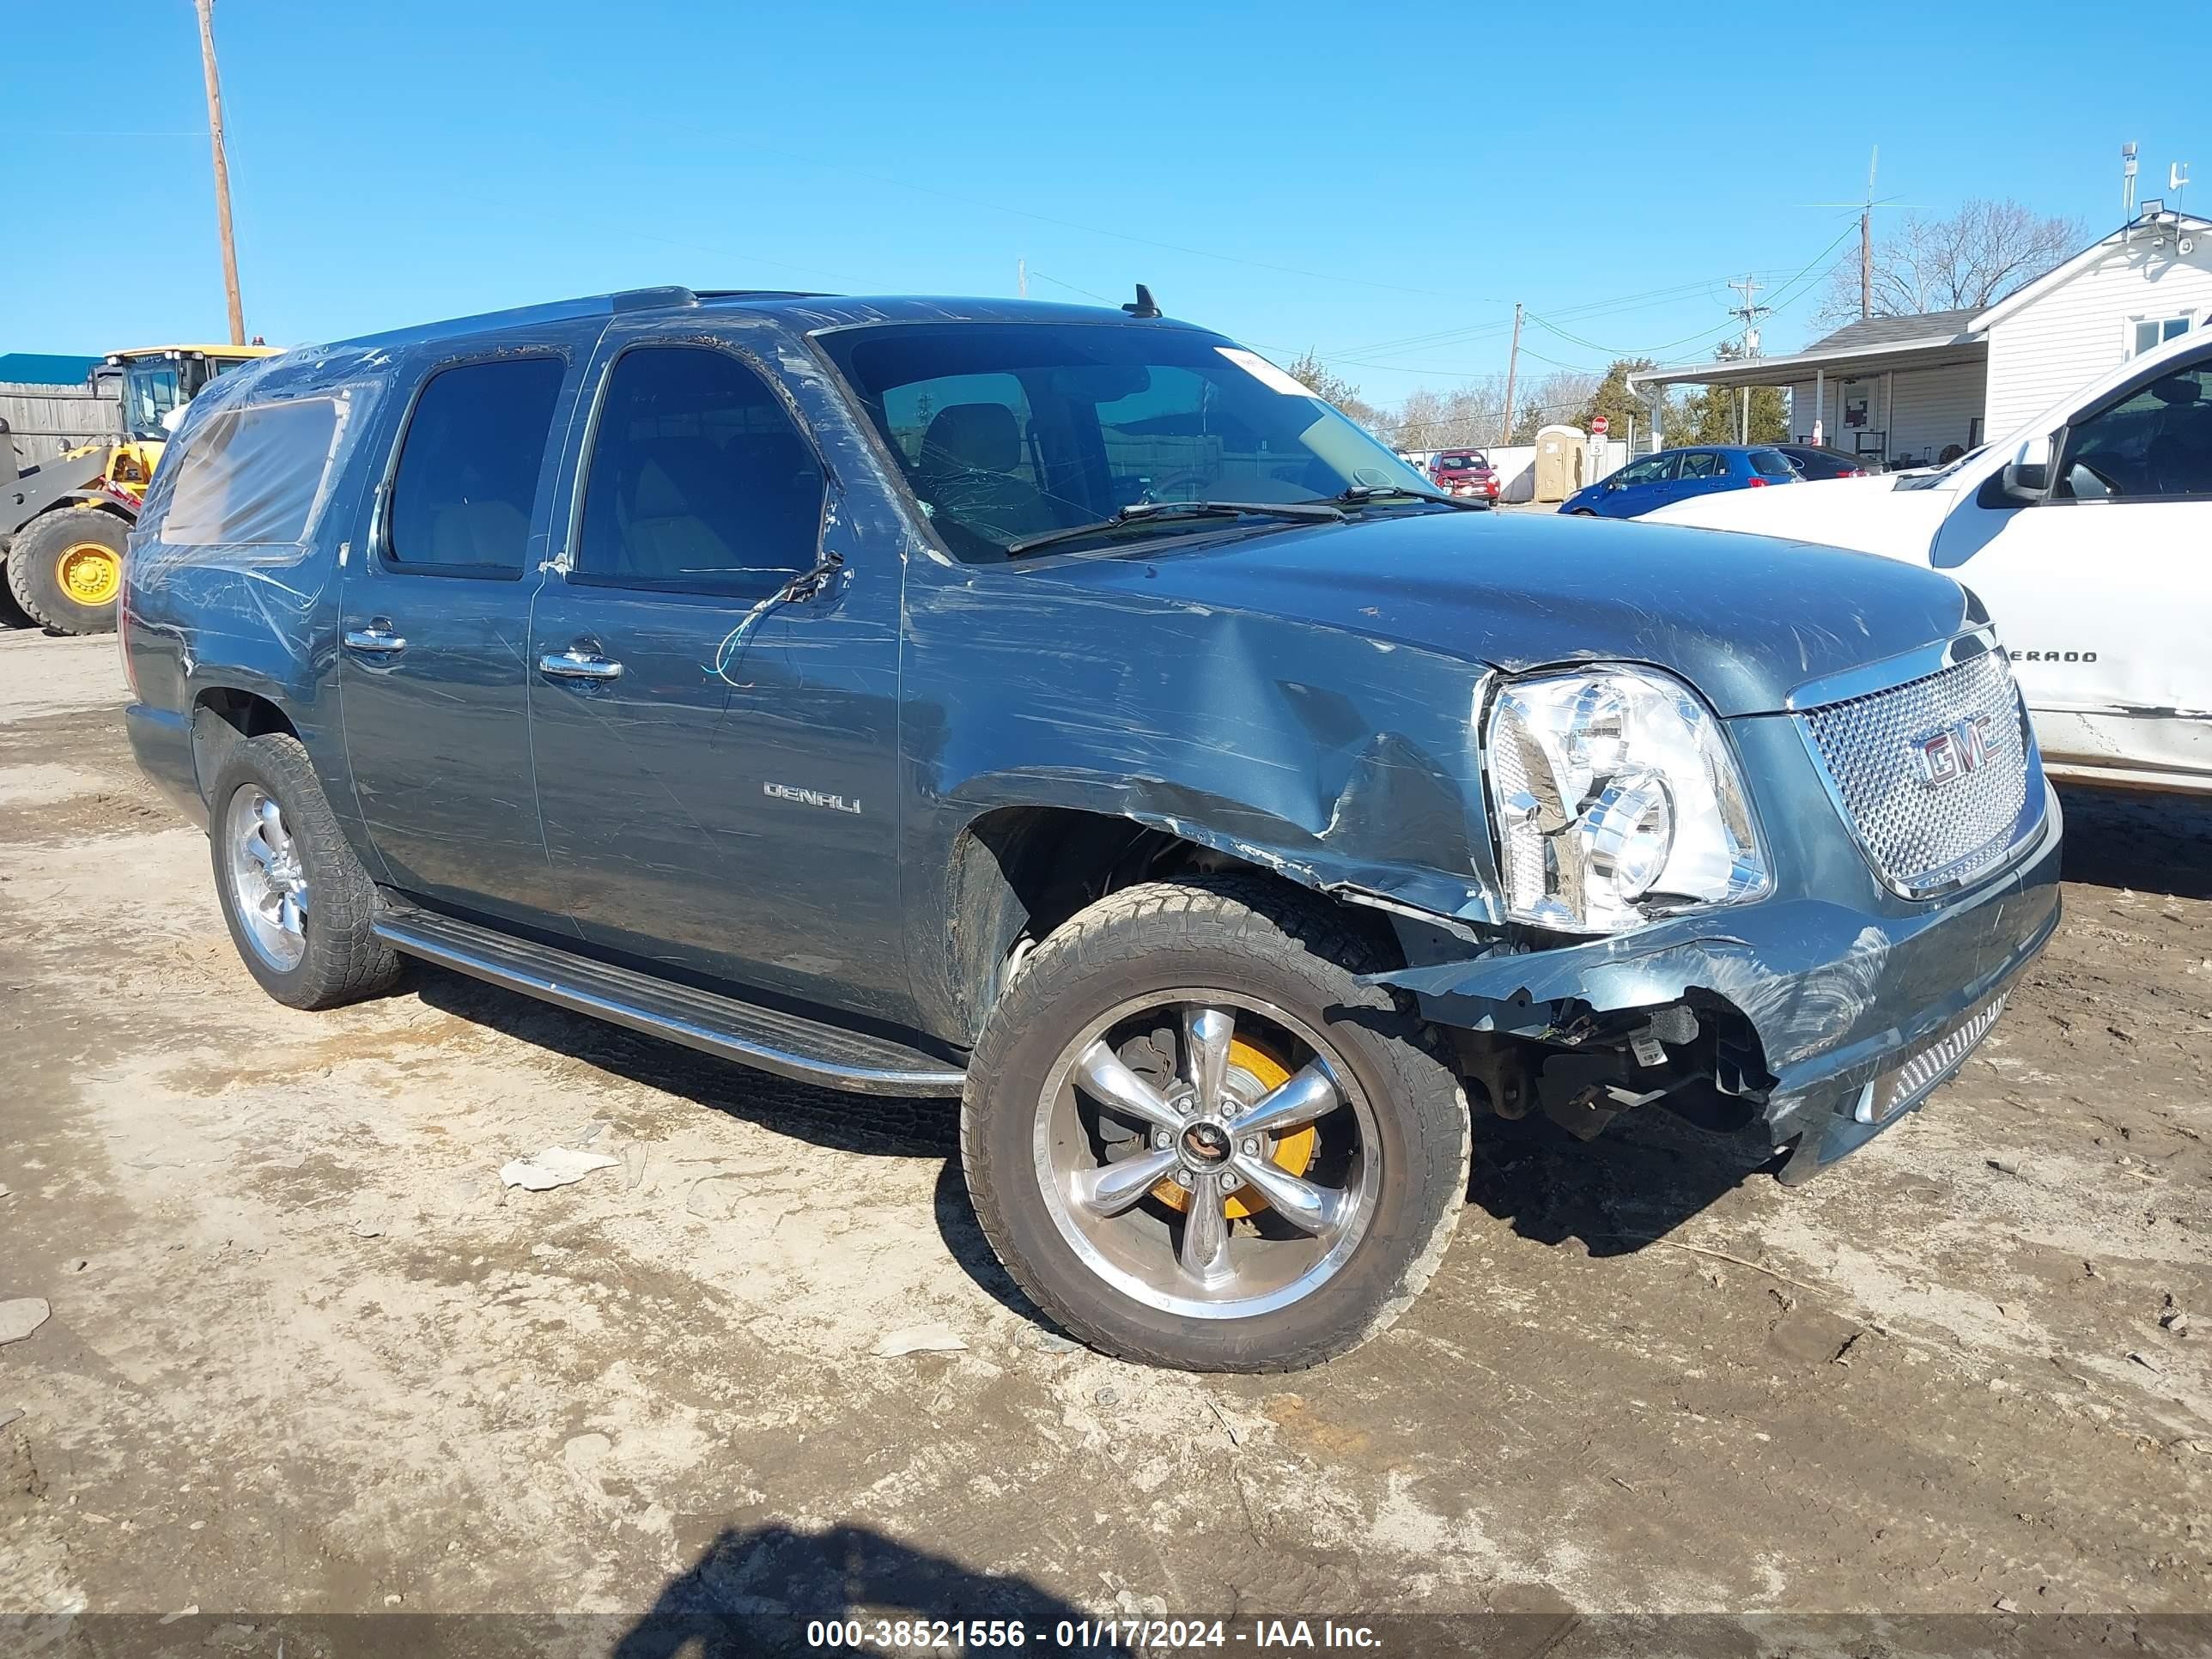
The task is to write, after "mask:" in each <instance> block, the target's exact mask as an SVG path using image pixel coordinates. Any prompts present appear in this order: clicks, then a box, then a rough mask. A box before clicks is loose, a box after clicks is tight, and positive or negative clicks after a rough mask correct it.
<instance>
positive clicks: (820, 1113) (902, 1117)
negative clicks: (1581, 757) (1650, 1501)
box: [410, 963, 1772, 1329]
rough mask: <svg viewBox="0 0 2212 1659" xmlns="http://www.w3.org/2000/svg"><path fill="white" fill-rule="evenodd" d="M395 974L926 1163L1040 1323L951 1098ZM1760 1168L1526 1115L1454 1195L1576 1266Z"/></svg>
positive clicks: (963, 1232) (843, 1141) (634, 1067)
mask: <svg viewBox="0 0 2212 1659" xmlns="http://www.w3.org/2000/svg"><path fill="white" fill-rule="evenodd" d="M410 975H411V979H410V985H411V987H412V988H413V989H414V990H415V992H416V994H418V995H419V996H420V997H421V998H422V1001H423V1002H424V1004H425V1005H427V1006H430V1007H433V1008H435V1009H438V1010H439V1011H441V1012H444V1013H448V1014H451V1015H453V1016H454V1017H455V1018H459V1019H465V1020H468V1021H470V1022H471V1024H480V1025H483V1026H486V1027H489V1029H491V1030H496V1031H499V1032H500V1033H501V1034H502V1035H504V1036H509V1037H513V1038H514V1039H515V1040H516V1041H518V1042H526V1043H529V1044H531V1045H532V1046H533V1047H536V1048H543V1049H545V1050H547V1051H548V1052H550V1053H553V1054H561V1055H563V1056H565V1057H567V1058H568V1059H571V1060H580V1061H582V1062H584V1063H586V1064H587V1065H591V1066H599V1067H601V1068H602V1069H604V1070H605V1071H608V1072H611V1073H615V1074H616V1075H617V1076H620V1077H623V1078H627V1079H630V1080H631V1081H633V1082H635V1083H641V1084H643V1085H646V1086H647V1087H648V1088H651V1089H656V1090H659V1091H662V1092H664V1093H666V1094H669V1095H672V1096H675V1097H678V1098H680V1099H684V1100H688V1101H690V1102H692V1103H695V1104H696V1105H699V1106H702V1107H704V1108H706V1109H708V1110H710V1111H716V1112H724V1113H726V1114H728V1115H731V1116H732V1117H737V1118H742V1119H743V1120H744V1121H746V1122H749V1123H756V1124H758V1125H760V1126H761V1127H763V1128H766V1129H769V1130H772V1131H774V1132H775V1133H778V1134H785V1135H790V1136H792V1137H793V1138H795V1139H799V1140H801V1141H804V1142H805V1143H807V1144H808V1145H810V1146H826V1147H831V1148H834V1149H836V1150H837V1151H841V1152H860V1153H863V1154H870V1155H874V1156H879V1157H888V1158H939V1159H942V1160H943V1163H942V1167H941V1168H940V1170H939V1174H938V1180H937V1185H936V1189H935V1192H934V1194H933V1199H932V1207H933V1211H934V1213H935V1218H936V1222H937V1229H938V1233H939V1237H941V1238H942V1239H943V1240H944V1242H945V1249H946V1250H947V1251H948V1252H949V1253H950V1254H951V1256H952V1258H953V1260H954V1261H956V1262H957V1264H958V1265H959V1267H960V1268H961V1270H962V1271H963V1273H966V1274H967V1275H968V1277H969V1279H971V1280H973V1281H974V1283H975V1285H976V1286H977V1287H978V1288H979V1289H981V1290H982V1291H984V1292H985V1293H986V1294H987V1295H988V1296H990V1297H992V1299H993V1300H994V1301H996V1302H997V1303H999V1304H1000V1305H1001V1306H1003V1307H1005V1308H1006V1309H1007V1310H1010V1311H1012V1312H1013V1313H1015V1314H1017V1315H1018V1316H1021V1317H1022V1318H1024V1319H1025V1320H1028V1321H1030V1322H1032V1323H1034V1324H1036V1325H1037V1326H1038V1327H1039V1328H1044V1329H1049V1328H1050V1326H1049V1324H1048V1322H1047V1321H1046V1320H1045V1318H1044V1316H1042V1314H1041V1313H1040V1312H1039V1311H1038V1310H1037V1309H1036V1306H1035V1305H1034V1304H1031V1303H1030V1300H1029V1298H1028V1297H1025V1296H1024V1295H1023V1294H1022V1292H1021V1291H1020V1289H1019V1288H1018V1286H1017V1285H1015V1284H1014V1282H1013V1280H1012V1279H1011V1278H1009V1277H1008V1275H1007V1273H1006V1270H1005V1268H1003V1267H1000V1265H999V1261H998V1258H997V1256H996V1255H994V1254H993V1252H992V1249H991V1247H990V1244H989V1243H988V1241H987V1240H986V1239H985V1238H984V1237H983V1234H982V1230H981V1228H980V1227H979V1226H978V1225H976V1222H975V1209H974V1206H973V1205H972V1204H971V1203H970V1202H969V1196H968V1188H967V1183H966V1182H965V1181H964V1180H963V1177H962V1175H961V1169H960V1158H959V1105H958V1103H957V1102H955V1101H950V1100H933V1099H903V1098H885V1097H878V1096H873V1095H858V1094H848V1093H845V1092H843V1091H838V1090H833V1089H821V1088H816V1087H813V1086H811V1085H807V1084H803V1083H795V1082H793V1081H790V1080H789V1079H784V1078H779V1077H775V1076H774V1075H772V1074H770V1073H765V1072H756V1071H752V1070H750V1069H749V1068H747V1067H744V1066H738V1065H735V1064H732V1063H730V1062H727V1061H723V1060H714V1059H713V1058H711V1057H709V1056H707V1055H704V1054H695V1053H693V1052H692V1051H691V1050H690V1049H688V1048H679V1047H678V1046H677V1045H675V1044H673V1043H668V1042H660V1041H659V1040H658V1039H655V1038H652V1037H647V1036H641V1035H639V1034H637V1033H635V1032H632V1031H629V1030H623V1028H622V1027H620V1026H616V1025H610V1024H607V1023H605V1021H602V1020H595V1019H591V1018H586V1017H585V1016H583V1015H580V1014H571V1013H568V1012H566V1011H565V1010H562V1009H559V1008H556V1007H553V1006H550V1005H549V1004H546V1003H543V1002H539V1001H537V1000H534V999H532V998H529V997H526V996H523V995H521V994H520V993H517V992H512V991H505V990H501V989H500V988H499V987H496V986H492V985H487V984H484V983H483V982H482V981H478V980H474V979H471V978H468V977H466V976H465V975H460V974H456V973H452V972H450V971H448V970H447V969H441V968H434V967H431V966H429V965H428V964H426V963H412V964H410ZM1771 1160H1772V1149H1771V1147H1770V1146H1768V1145H1767V1144H1766V1141H1765V1137H1764V1136H1763V1135H1762V1134H1761V1133H1759V1130H1758V1129H1757V1127H1753V1129H1751V1130H1749V1131H1747V1132H1746V1133H1744V1134H1741V1135H1734V1136H1728V1135H1717V1134H1712V1133H1707V1132H1705V1131H1703V1130H1700V1129H1698V1128H1695V1127H1692V1126H1691V1125H1689V1124H1687V1123H1685V1122H1683V1121H1681V1120H1680V1119H1679V1118H1676V1117H1674V1115H1671V1114H1669V1113H1668V1112H1665V1111H1662V1110H1656V1109H1654V1110H1647V1111H1643V1112H1638V1113H1634V1114H1632V1115H1629V1116H1627V1117H1625V1118H1623V1119H1621V1120H1620V1121H1619V1122H1617V1123H1615V1124H1614V1125H1613V1126H1612V1127H1610V1128H1609V1129H1608V1130H1607V1132H1606V1133H1605V1134H1604V1135H1602V1136H1601V1137H1600V1138H1599V1139H1596V1140H1594V1141H1590V1142H1587V1143H1585V1142H1582V1141H1578V1140H1577V1139H1574V1138H1573V1137H1572V1136H1571V1135H1570V1134H1568V1133H1566V1132H1565V1130H1564V1129H1561V1128H1559V1127H1557V1126H1556V1125H1554V1124H1553V1123H1551V1122H1550V1121H1547V1120H1544V1119H1541V1118H1532V1119H1528V1120H1527V1121H1522V1122H1517V1123H1516V1122H1507V1121H1503V1120H1500V1119H1497V1118H1483V1119H1480V1120H1479V1121H1477V1122H1476V1124H1475V1135H1474V1164H1473V1166H1472V1168H1471V1170H1469V1174H1468V1201H1469V1202H1471V1203H1474V1204H1477V1205H1480V1206H1481V1207H1482V1208H1484V1209H1485V1210H1486V1211H1488V1212H1490V1213H1491V1214H1492V1215H1493V1216H1495V1217H1497V1218H1498V1219H1499V1220H1501V1221H1504V1222H1506V1223H1508V1224H1509V1225H1511V1226H1512V1227H1513V1229H1514V1230H1515V1231H1516V1232H1518V1233H1520V1234H1521V1235H1522V1237H1527V1238H1531V1239H1534V1240H1536V1241H1538V1242H1540V1243H1546V1244H1559V1243H1565V1242H1566V1241H1567V1240H1569V1239H1579V1240H1580V1241H1581V1242H1582V1243H1583V1246H1584V1248H1585V1249H1588V1250H1589V1253H1590V1254H1591V1255H1623V1254H1626V1253H1627V1252H1630V1251H1632V1250H1636V1249H1642V1248H1643V1247H1644V1245H1646V1244H1648V1243H1651V1242H1652V1241H1653V1240H1655V1239H1658V1238H1662V1237H1665V1236H1666V1235H1667V1234H1668V1233H1669V1232H1671V1231H1674V1229H1675V1228H1676V1227H1678V1226H1680V1225H1681V1224H1682V1223H1683V1222H1685V1221H1686V1220H1688V1219H1689V1218H1691V1217H1692V1216H1694V1215H1696V1214H1698V1213H1699V1212H1700V1211H1702V1210H1704V1209H1705V1208H1706V1207H1707V1206H1709V1205H1711V1204H1712V1203H1714V1202H1715V1201H1716V1200H1718V1199H1720V1198H1721V1197H1722V1196H1723V1194H1727V1193H1728V1192H1729V1191H1731V1190H1733V1189H1734V1188H1736V1187H1738V1186H1740V1185H1741V1184H1742V1183H1743V1182H1744V1181H1745V1180H1746V1178H1747V1177H1748V1176H1752V1175H1753V1174H1755V1173H1757V1172H1758V1171H1759V1170H1761V1169H1762V1168H1763V1167H1764V1166H1765V1165H1767V1164H1770V1163H1771Z"/></svg>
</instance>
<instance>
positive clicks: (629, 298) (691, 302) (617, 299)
mask: <svg viewBox="0 0 2212 1659" xmlns="http://www.w3.org/2000/svg"><path fill="white" fill-rule="evenodd" d="M698 303H699V296H698V295H696V294H694V293H693V292H692V291H691V290H690V289H688V288H677V287H673V286H671V287H668V288H626V289H623V290H622V292H621V293H619V294H610V295H607V306H608V308H609V309H610V310H613V311H650V310H653V309H654V308H655V307H660V306H696V305H697V304H698Z"/></svg>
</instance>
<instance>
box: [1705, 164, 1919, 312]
mask: <svg viewBox="0 0 2212 1659" xmlns="http://www.w3.org/2000/svg"><path fill="white" fill-rule="evenodd" d="M1880 166H1881V145H1880V144H1876V145H1875V147H1874V149H1873V151H1872V152H1871V153H1870V154H1869V155H1868V157H1867V187H1866V195H1865V197H1864V198H1863V199H1862V200H1860V201H1857V202H1805V203H1801V204H1800V205H1801V206H1804V207H1848V208H1857V210H1859V317H1860V319H1861V320H1862V321H1863V320H1864V319H1867V318H1869V317H1871V316H1873V315H1874V210H1875V209H1876V208H1881V207H1903V208H1917V207H1920V206H1923V204H1922V203H1919V202H1903V201H1899V199H1898V198H1897V197H1894V196H1890V197H1881V198H1879V199H1878V198H1877V197H1875V193H1874V179H1875V171H1876V169H1877V168H1879V167H1880ZM1735 286H1736V284H1735V283H1729V287H1731V288H1734V287H1735Z"/></svg>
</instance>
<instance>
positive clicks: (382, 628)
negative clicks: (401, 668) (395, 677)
mask: <svg viewBox="0 0 2212 1659" xmlns="http://www.w3.org/2000/svg"><path fill="white" fill-rule="evenodd" d="M345 643H346V649H347V650H349V651H367V652H369V653H372V654H374V655H376V656H380V657H392V656H397V655H398V653H400V652H402V651H404V650H405V649H406V648H407V641H406V640H405V639H404V638H403V637H401V636H400V635H398V634H395V633H393V632H392V629H391V625H390V624H389V623H370V624H369V625H368V627H367V628H349V629H346V631H345Z"/></svg>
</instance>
